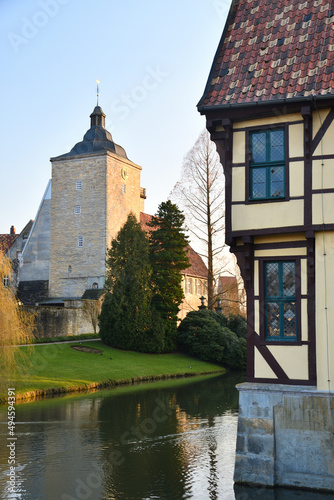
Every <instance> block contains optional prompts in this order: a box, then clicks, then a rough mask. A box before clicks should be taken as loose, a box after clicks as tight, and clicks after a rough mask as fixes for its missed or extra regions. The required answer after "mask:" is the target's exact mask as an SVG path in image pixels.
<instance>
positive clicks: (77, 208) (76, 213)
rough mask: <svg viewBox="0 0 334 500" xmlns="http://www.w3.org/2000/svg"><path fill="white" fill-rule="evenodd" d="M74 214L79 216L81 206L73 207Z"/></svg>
mask: <svg viewBox="0 0 334 500" xmlns="http://www.w3.org/2000/svg"><path fill="white" fill-rule="evenodd" d="M74 214H75V215H80V214H81V205H74Z"/></svg>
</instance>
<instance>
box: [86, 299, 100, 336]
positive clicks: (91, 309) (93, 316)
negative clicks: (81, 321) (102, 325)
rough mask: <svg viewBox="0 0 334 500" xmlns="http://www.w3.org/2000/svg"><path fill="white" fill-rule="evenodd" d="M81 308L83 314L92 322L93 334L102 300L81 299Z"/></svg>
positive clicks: (95, 330) (95, 329)
mask: <svg viewBox="0 0 334 500" xmlns="http://www.w3.org/2000/svg"><path fill="white" fill-rule="evenodd" d="M82 304H83V305H82V310H83V313H84V316H85V317H86V318H87V319H88V320H89V321H90V322H91V323H92V327H93V330H94V334H96V332H97V325H98V321H99V314H100V313H101V307H102V301H101V299H99V300H86V299H84V300H83V301H82Z"/></svg>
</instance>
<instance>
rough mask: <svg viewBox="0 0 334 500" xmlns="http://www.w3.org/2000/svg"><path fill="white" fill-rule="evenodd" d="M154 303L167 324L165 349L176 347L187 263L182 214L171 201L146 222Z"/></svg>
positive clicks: (165, 203)
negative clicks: (184, 272)
mask: <svg viewBox="0 0 334 500" xmlns="http://www.w3.org/2000/svg"><path fill="white" fill-rule="evenodd" d="M149 227H150V228H151V232H150V255H151V264H152V270H153V274H152V281H153V291H154V296H153V306H154V308H155V309H156V310H157V311H158V312H159V314H160V315H161V317H162V319H163V321H165V323H166V334H165V350H166V351H171V350H173V349H175V347H176V337H177V320H178V316H177V315H178V312H179V306H180V304H181V302H182V300H183V298H184V294H183V290H182V285H181V282H182V275H181V271H182V270H183V269H186V268H187V267H188V266H189V258H188V254H187V247H188V239H187V237H186V235H185V230H184V215H183V214H182V212H181V211H180V210H179V209H178V207H177V206H176V205H174V204H173V203H172V202H171V201H170V200H169V201H167V202H163V203H161V204H160V205H159V207H158V211H157V214H156V215H155V216H154V217H152V220H151V222H150V223H149Z"/></svg>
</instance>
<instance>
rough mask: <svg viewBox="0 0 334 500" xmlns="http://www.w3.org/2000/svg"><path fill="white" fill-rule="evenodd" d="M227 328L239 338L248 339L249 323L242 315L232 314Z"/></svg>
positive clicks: (228, 319)
mask: <svg viewBox="0 0 334 500" xmlns="http://www.w3.org/2000/svg"><path fill="white" fill-rule="evenodd" d="M226 326H227V328H229V329H230V330H232V332H234V333H236V334H237V335H238V337H242V338H243V339H245V338H247V321H246V319H245V318H244V317H243V316H241V315H240V314H231V315H230V316H229V317H228V318H227V325H226Z"/></svg>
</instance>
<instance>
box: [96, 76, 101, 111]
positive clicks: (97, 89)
mask: <svg viewBox="0 0 334 500" xmlns="http://www.w3.org/2000/svg"><path fill="white" fill-rule="evenodd" d="M96 83H97V86H96V95H97V106H98V105H99V92H100V89H99V83H100V80H96Z"/></svg>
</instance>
